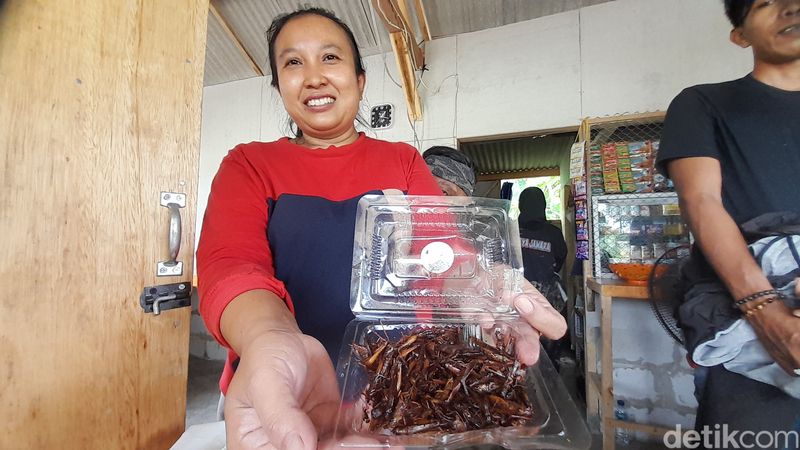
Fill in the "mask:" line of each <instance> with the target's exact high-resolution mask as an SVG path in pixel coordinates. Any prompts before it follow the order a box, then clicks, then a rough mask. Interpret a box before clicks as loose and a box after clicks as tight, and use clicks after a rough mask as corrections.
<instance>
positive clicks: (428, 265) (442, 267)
mask: <svg viewBox="0 0 800 450" xmlns="http://www.w3.org/2000/svg"><path fill="white" fill-rule="evenodd" d="M421 257H422V266H423V267H425V269H426V270H428V271H429V272H433V273H442V272H446V271H447V270H448V269H450V267H452V266H453V261H454V260H455V253H453V249H452V247H450V246H449V245H447V244H446V243H444V242H431V243H430V244H428V245H426V246H425V248H423V249H422V255H421Z"/></svg>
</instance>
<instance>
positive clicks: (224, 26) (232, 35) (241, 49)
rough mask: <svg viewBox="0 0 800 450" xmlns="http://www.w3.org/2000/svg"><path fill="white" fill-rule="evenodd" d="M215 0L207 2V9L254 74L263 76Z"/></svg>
mask: <svg viewBox="0 0 800 450" xmlns="http://www.w3.org/2000/svg"><path fill="white" fill-rule="evenodd" d="M217 1H218V0H211V1H210V2H209V3H208V10H209V11H210V12H211V15H212V16H214V18H215V19H217V22H218V23H219V25H220V26H221V27H222V29H223V30H224V31H225V34H227V35H228V37H229V38H230V39H231V40H232V41H233V43H234V45H236V48H238V49H239V52H241V54H242V56H244V58H245V59H246V60H247V62H248V63H249V64H250V67H251V68H252V69H253V71H254V72H255V73H256V75H258V76H260V77H263V76H264V71H263V70H261V67H260V66H259V65H258V64H257V63H256V60H255V59H254V58H253V55H251V54H250V52H248V51H247V49H246V48H244V45H242V41H241V40H240V39H239V37H238V36H237V35H236V33H234V32H233V30H232V29H231V27H230V25H228V22H227V21H226V20H225V18H224V17H222V14H220V12H219V10H218V9H217V6H216V3H217Z"/></svg>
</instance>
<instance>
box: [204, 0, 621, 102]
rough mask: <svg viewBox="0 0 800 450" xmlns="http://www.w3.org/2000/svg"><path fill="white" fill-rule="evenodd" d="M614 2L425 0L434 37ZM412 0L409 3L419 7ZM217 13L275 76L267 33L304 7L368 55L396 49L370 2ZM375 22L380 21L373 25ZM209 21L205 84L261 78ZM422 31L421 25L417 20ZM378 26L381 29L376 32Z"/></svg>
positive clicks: (240, 2) (262, 0) (260, 2)
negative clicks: (329, 15)
mask: <svg viewBox="0 0 800 450" xmlns="http://www.w3.org/2000/svg"><path fill="white" fill-rule="evenodd" d="M607 1H612V0H423V5H424V7H425V12H426V15H427V18H428V25H429V29H430V31H431V35H432V36H433V37H434V38H435V37H442V36H450V35H453V34H459V33H466V32H470V31H477V30H485V29H488V28H494V27H498V26H501V25H506V24H510V23H516V22H520V21H523V20H530V19H534V18H537V17H542V16H546V15H550V14H556V13H560V12H564V11H570V10H573V9H577V8H579V7H581V6H588V5H592V4H596V3H603V2H607ZM414 3H415V2H412V1H409V2H407V4H408V5H409V8H411V10H412V14H413V9H414ZM214 5H216V7H217V10H218V11H219V12H220V14H221V15H222V17H223V18H224V19H225V22H226V23H227V24H228V26H229V27H230V28H231V30H232V31H233V32H234V33H235V34H236V36H238V38H239V40H240V41H241V42H242V45H243V46H244V48H245V49H247V52H248V53H250V55H251V56H252V57H253V59H254V60H255V61H256V63H257V64H258V66H259V67H260V68H261V71H262V72H263V73H265V74H268V73H269V63H268V62H267V42H266V35H265V33H266V30H267V28H268V27H269V25H270V23H271V22H272V20H273V19H274V18H275V17H276V16H277V15H279V14H282V13H286V12H291V11H294V10H296V9H298V8H299V7H301V6H305V5H309V6H319V7H322V8H326V9H329V10H331V11H333V12H334V13H335V14H336V15H337V16H338V17H339V18H340V19H342V20H343V21H344V22H345V23H346V24H348V25H349V26H350V27H351V28H352V30H353V35H354V36H355V38H356V42H358V44H359V48H360V49H361V53H362V55H363V56H368V55H374V54H377V53H381V52H385V51H390V50H391V47H390V46H389V44H388V42H389V40H388V37H387V36H388V34H387V31H386V29H385V28H384V27H383V23H382V22H381V21H380V19H379V18H378V15H377V13H375V15H374V17H373V11H372V9H371V8H372V7H371V2H370V0H215V1H214ZM373 21H374V23H373ZM212 22H214V19H213V18H211V17H209V25H208V44H207V49H206V71H205V85H206V86H208V85H211V84H217V83H224V82H228V81H235V80H240V79H243V78H249V77H254V76H256V73H255V71H254V70H253V69H251V68H250V66H249V64H248V63H247V60H246V59H245V58H244V56H242V55H241V53H240V52H239V50H238V49H237V48H236V47H235V46H234V45H233V43H232V42H230V40H231V38H230V36H228V35H227V34H226V33H225V31H224V30H223V29H222V28H221V27H219V26H218V24H214V23H212ZM412 22H413V23H412V26H414V27H415V28H416V22H415V21H412ZM376 28H377V29H376Z"/></svg>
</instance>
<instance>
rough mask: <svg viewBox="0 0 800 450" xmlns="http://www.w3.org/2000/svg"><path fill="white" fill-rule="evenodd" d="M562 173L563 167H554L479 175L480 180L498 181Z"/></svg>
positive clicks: (553, 175)
mask: <svg viewBox="0 0 800 450" xmlns="http://www.w3.org/2000/svg"><path fill="white" fill-rule="evenodd" d="M559 175H561V169H559V168H558V167H553V168H549V169H533V170H519V171H514V172H502V173H488V174H485V175H478V181H497V180H508V179H512V178H536V177H556V176H559Z"/></svg>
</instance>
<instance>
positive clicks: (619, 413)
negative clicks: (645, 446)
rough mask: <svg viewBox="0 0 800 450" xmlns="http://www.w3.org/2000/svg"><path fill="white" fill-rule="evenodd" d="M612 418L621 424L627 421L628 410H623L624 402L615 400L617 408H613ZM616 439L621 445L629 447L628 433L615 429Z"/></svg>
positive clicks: (625, 430) (629, 436)
mask: <svg viewBox="0 0 800 450" xmlns="http://www.w3.org/2000/svg"><path fill="white" fill-rule="evenodd" d="M614 418H615V419H617V420H621V421H623V422H627V421H628V410H627V408H625V401H624V400H617V406H616V408H614ZM616 438H617V442H618V443H619V444H621V445H629V444H630V443H631V434H630V431H628V430H627V429H625V428H617V432H616Z"/></svg>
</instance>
